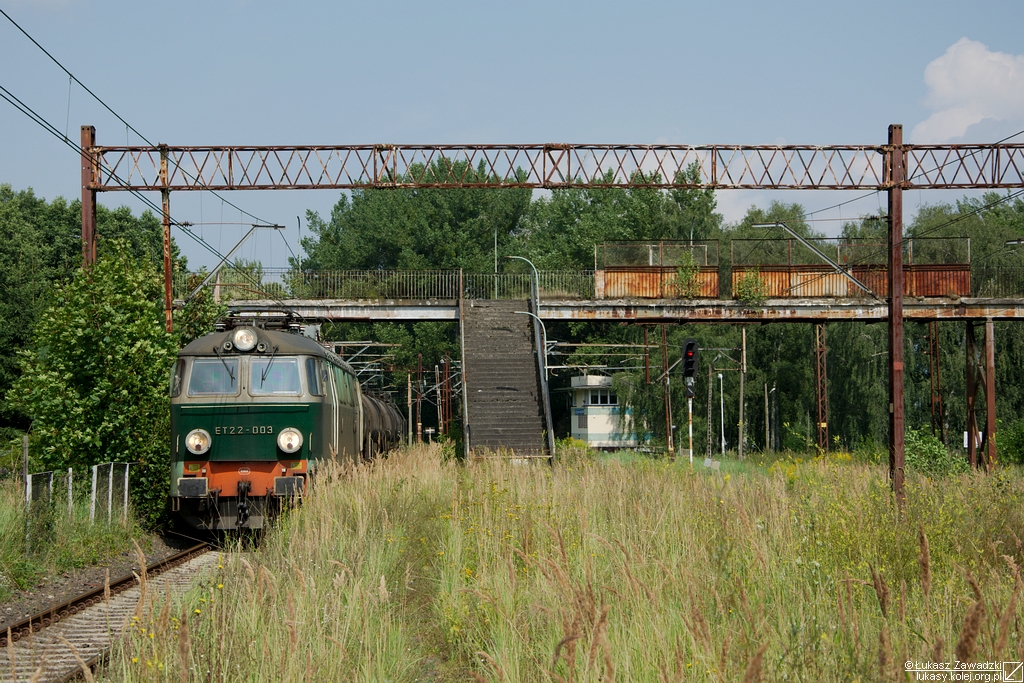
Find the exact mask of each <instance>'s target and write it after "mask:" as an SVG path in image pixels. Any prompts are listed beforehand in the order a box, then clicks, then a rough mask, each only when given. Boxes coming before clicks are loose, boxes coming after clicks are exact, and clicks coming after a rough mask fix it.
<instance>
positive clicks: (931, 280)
mask: <svg viewBox="0 0 1024 683" xmlns="http://www.w3.org/2000/svg"><path fill="white" fill-rule="evenodd" d="M783 241H784V240H783ZM922 242H923V240H916V241H915V246H914V256H913V258H914V261H913V262H909V254H907V256H908V258H907V261H908V264H907V265H906V266H905V271H906V287H907V293H908V295H910V296H938V297H976V298H994V299H1015V298H1024V264H1021V265H1014V264H1009V265H1007V264H1005V263H1002V264H989V263H978V264H974V265H971V264H968V263H936V262H935V261H937V260H941V259H940V255H941V253H942V252H939V251H931V252H929V251H928V250H926V249H924V248H922V246H921V243H922ZM931 246H937V245H931ZM909 249H910V247H909V246H908V251H909ZM946 253H949V252H946ZM835 255H836V252H835V250H833V252H832V254H831V256H832V257H833V258H835ZM840 256H842V252H840ZM841 263H843V265H845V266H847V267H848V268H849V272H850V273H851V274H852V275H853V276H854V277H856V278H857V279H858V280H859V281H861V282H862V283H864V284H865V285H867V286H868V287H869V288H870V289H871V290H872V291H874V292H875V293H876V294H877V295H878V296H880V297H882V298H884V297H885V296H886V292H887V286H888V273H887V271H886V267H885V264H884V263H877V262H876V259H874V258H871V259H865V260H863V261H856V260H852V261H851V260H845V261H841ZM711 270H714V268H713V267H703V268H701V269H700V272H699V273H697V274H696V276H695V279H694V285H695V287H694V291H693V292H689V293H688V292H686V291H684V290H685V288H683V287H681V285H680V283H679V282H678V281H677V280H678V279H679V277H680V276H679V275H678V274H677V273H675V272H674V271H670V270H669V269H665V268H657V267H656V268H654V269H652V271H651V273H650V274H648V275H647V276H644V274H643V273H639V274H638V273H631V272H625V271H624V272H618V270H617V269H612V270H599V271H597V272H596V273H595V272H594V271H591V270H585V271H576V272H569V271H565V272H559V271H541V272H540V273H539V276H540V295H541V299H543V300H548V301H555V300H595V299H620V298H621V299H629V298H667V299H677V298H681V299H686V298H702V299H714V298H719V297H725V298H730V296H731V293H730V292H729V291H724V292H719V290H718V284H717V277H718V272H717V270H715V271H714V272H705V271H711ZM663 271H664V272H663ZM732 273H733V280H735V279H736V278H742V277H744V275H747V274H750V273H754V274H756V275H757V277H759V278H761V279H763V280H764V283H765V286H766V292H765V294H766V295H767V296H768V297H769V298H793V297H836V296H838V297H847V296H857V297H863V296H865V294H864V293H862V292H860V291H858V290H855V289H853V288H852V286H851V285H850V284H849V283H848V282H847V281H846V280H845V278H842V277H841V276H839V275H838V274H836V273H835V272H834V271H833V270H832V269H831V267H830V266H828V265H826V264H823V263H819V264H813V265H812V264H809V263H808V264H798V263H796V264H793V265H789V264H786V263H785V262H784V263H782V264H760V265H749V264H742V263H739V264H734V265H733V267H732ZM726 277H727V278H728V274H727V275H726ZM201 281H202V277H200V276H199V275H198V274H195V273H184V274H179V275H177V276H176V278H175V289H174V292H175V297H176V298H178V299H183V298H184V297H185V296H187V295H188V294H189V293H190V292H191V291H192V289H194V288H195V287H196V286H197V285H198V284H199V282H201ZM216 282H217V281H216V280H214V281H212V282H211V284H210V285H209V288H210V291H215V290H217V291H218V294H219V297H220V300H221V301H246V300H249V301H254V300H266V299H281V300H285V299H342V300H360V299H362V300H370V301H382V300H438V299H441V300H455V299H458V297H459V271H457V270H436V271H377V270H371V271H366V270H350V271H307V272H299V271H294V270H288V269H264V270H257V271H254V272H247V273H245V274H242V273H240V272H237V271H231V270H225V271H223V272H222V273H221V278H220V284H219V285H217V284H216ZM726 282H728V280H726ZM532 283H533V274H532V273H528V272H524V273H498V274H497V275H495V274H494V273H463V296H465V297H466V298H469V299H494V298H498V299H528V298H530V296H532V286H533V285H532ZM733 284H734V285H735V282H734V283H733Z"/></svg>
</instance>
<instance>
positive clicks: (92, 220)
mask: <svg viewBox="0 0 1024 683" xmlns="http://www.w3.org/2000/svg"><path fill="white" fill-rule="evenodd" d="M81 136H82V140H81V146H82V264H83V265H86V266H88V265H90V264H92V263H95V262H96V190H94V189H92V185H93V184H94V177H93V173H94V171H95V169H96V164H95V157H94V156H93V151H92V150H93V146H94V145H95V144H96V129H95V128H94V127H92V126H82V132H81Z"/></svg>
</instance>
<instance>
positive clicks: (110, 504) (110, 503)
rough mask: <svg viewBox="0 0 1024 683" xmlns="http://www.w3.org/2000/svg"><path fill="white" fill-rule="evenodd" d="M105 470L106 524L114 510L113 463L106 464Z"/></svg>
mask: <svg viewBox="0 0 1024 683" xmlns="http://www.w3.org/2000/svg"><path fill="white" fill-rule="evenodd" d="M108 467H109V468H110V469H108V470H107V524H110V517H111V516H112V514H113V511H114V463H110V464H109V465H108Z"/></svg>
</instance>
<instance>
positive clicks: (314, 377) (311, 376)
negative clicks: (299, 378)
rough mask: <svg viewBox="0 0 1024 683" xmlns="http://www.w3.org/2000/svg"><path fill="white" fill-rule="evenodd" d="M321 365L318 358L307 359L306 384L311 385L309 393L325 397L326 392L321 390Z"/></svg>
mask: <svg viewBox="0 0 1024 683" xmlns="http://www.w3.org/2000/svg"><path fill="white" fill-rule="evenodd" d="M319 365H320V364H319V363H318V362H317V360H316V358H307V359H306V383H307V384H308V385H309V393H311V394H312V395H313V396H323V395H324V392H323V390H322V389H321V388H320V368H319V367H318V366H319Z"/></svg>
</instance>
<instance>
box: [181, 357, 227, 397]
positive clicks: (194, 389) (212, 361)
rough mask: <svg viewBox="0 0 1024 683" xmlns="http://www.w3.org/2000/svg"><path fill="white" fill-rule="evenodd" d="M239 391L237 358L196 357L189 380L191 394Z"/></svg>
mask: <svg viewBox="0 0 1024 683" xmlns="http://www.w3.org/2000/svg"><path fill="white" fill-rule="evenodd" d="M237 393H238V359H237V358H196V359H195V360H193V361H192V376H191V377H190V378H189V380H188V395H189V396H213V395H216V394H230V395H234V394H237Z"/></svg>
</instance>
